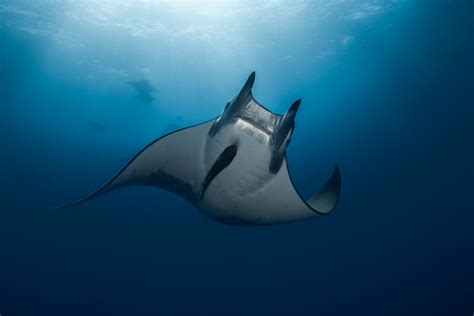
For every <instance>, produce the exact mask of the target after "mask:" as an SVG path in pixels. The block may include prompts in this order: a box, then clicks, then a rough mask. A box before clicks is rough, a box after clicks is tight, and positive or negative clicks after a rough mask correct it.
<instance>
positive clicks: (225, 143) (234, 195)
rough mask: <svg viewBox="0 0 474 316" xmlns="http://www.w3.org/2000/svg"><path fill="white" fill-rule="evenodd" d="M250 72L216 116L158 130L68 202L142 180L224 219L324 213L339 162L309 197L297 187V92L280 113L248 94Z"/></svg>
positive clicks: (253, 220)
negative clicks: (293, 145)
mask: <svg viewBox="0 0 474 316" xmlns="http://www.w3.org/2000/svg"><path fill="white" fill-rule="evenodd" d="M254 80H255V73H252V74H251V75H250V77H249V78H248V79H247V81H246V83H245V84H244V86H243V88H242V89H241V90H240V93H239V94H237V96H235V97H234V98H233V99H232V100H230V101H229V102H228V103H227V105H226V106H225V109H224V112H223V113H222V114H221V115H220V116H218V117H216V118H213V119H211V120H209V121H207V122H204V123H201V124H198V125H194V126H189V127H186V128H182V129H180V130H177V131H174V132H172V133H169V134H167V135H165V136H162V137H160V138H158V139H157V140H155V141H154V142H152V143H151V144H149V145H148V146H146V147H145V148H144V149H143V150H142V151H140V152H139V153H138V154H137V155H136V156H135V157H134V158H133V159H132V160H131V161H130V162H129V163H128V164H127V165H126V166H125V167H124V168H123V169H122V171H120V172H119V173H118V174H117V175H116V176H115V177H113V178H112V180H110V181H109V182H108V183H106V184H105V185H103V186H102V187H101V188H99V189H98V190H97V191H95V192H94V193H92V194H90V195H88V196H86V197H85V198H83V199H81V200H79V201H77V202H75V203H72V204H70V205H68V206H72V205H76V204H79V203H82V202H85V201H88V200H91V199H94V198H96V197H99V196H101V195H103V194H105V193H107V192H110V191H114V190H116V189H119V188H123V187H127V186H140V185H147V186H155V187H159V188H163V189H166V190H169V191H171V192H174V193H176V194H178V195H180V196H181V197H183V198H184V199H186V200H188V201H189V202H190V203H191V204H192V205H194V206H195V207H196V208H198V209H199V210H200V211H201V212H202V213H203V214H204V215H206V216H208V217H210V218H212V219H214V220H216V221H218V222H221V223H224V224H229V225H242V226H255V225H271V224H282V223H289V222H295V221H300V220H304V219H309V218H313V217H317V216H319V215H324V214H328V213H330V212H331V211H332V210H333V209H334V208H335V206H336V203H337V200H338V198H339V194H340V191H341V174H340V172H339V168H338V167H337V166H336V167H335V169H334V171H333V174H332V176H331V177H330V178H329V180H328V181H327V182H326V185H325V186H324V187H323V188H322V190H321V191H320V192H319V193H316V194H314V195H313V196H311V197H310V198H308V199H304V198H303V197H302V196H301V195H300V194H299V193H298V191H297V190H296V188H295V186H294V184H293V181H292V180H291V177H290V174H289V171H288V166H287V160H286V148H287V147H288V145H289V143H290V140H291V137H292V135H293V131H294V129H295V116H296V113H297V111H298V108H299V106H300V103H301V99H298V100H296V101H295V102H294V103H293V104H292V105H291V106H290V108H289V110H288V112H286V113H285V114H277V113H273V112H271V111H270V110H268V109H266V108H265V107H263V106H262V105H261V104H260V103H258V102H257V101H256V100H255V99H254V97H253V95H252V91H251V88H252V86H253V83H254ZM307 146H312V144H311V142H309V143H308V144H307Z"/></svg>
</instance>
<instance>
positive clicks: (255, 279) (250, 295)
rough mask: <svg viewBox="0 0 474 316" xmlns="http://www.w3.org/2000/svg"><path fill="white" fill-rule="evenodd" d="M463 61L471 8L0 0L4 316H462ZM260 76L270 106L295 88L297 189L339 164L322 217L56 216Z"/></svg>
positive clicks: (469, 42)
mask: <svg viewBox="0 0 474 316" xmlns="http://www.w3.org/2000/svg"><path fill="white" fill-rule="evenodd" d="M473 56H474V2H473V1H472V0H465V1H464V0H453V1H447V0H446V1H444V0H433V1H422V0H399V1H397V0H361V1H355V0H354V1H348V0H337V1H323V0H315V1H281V0H279V1H197V0H196V1H132V0H116V1H115V0H114V1H112V0H106V1H99V0H84V1H72V0H69V1H59V0H58V1H53V0H38V1H33V0H17V1H13V0H12V1H8V0H0V80H1V81H0V109H1V113H0V133H1V135H2V142H1V149H0V166H1V167H0V168H1V169H0V199H1V200H0V202H1V205H0V314H1V316H13V315H35V316H41V315H292V316H293V315H397V316H398V315H430V316H432V315H468V316H470V315H472V314H473V313H474V269H473V267H474V208H473V204H474V184H473V183H474V182H473V177H474V167H473V162H474V110H473V106H474V97H473V96H474V82H473V73H474V62H473ZM252 71H255V72H256V81H255V85H254V87H253V94H254V96H255V98H256V99H257V100H258V101H259V102H261V103H262V104H264V105H266V106H267V107H268V108H269V109H271V110H272V111H274V112H278V113H284V112H286V111H287V110H288V108H289V107H290V105H291V103H292V102H293V101H294V100H295V99H297V98H302V104H301V108H300V110H299V112H298V115H297V118H296V129H295V132H294V134H293V137H292V142H291V145H290V146H289V147H288V151H287V153H288V164H289V169H290V172H291V173H292V175H293V179H294V182H295V185H296V186H297V188H298V190H299V191H300V192H301V193H302V195H304V196H309V195H311V194H312V193H314V192H316V191H318V189H319V188H321V186H323V185H324V183H325V181H326V179H327V178H328V177H329V176H330V174H331V172H332V170H333V168H334V165H335V164H337V165H338V166H339V167H340V170H341V174H342V192H341V197H340V200H339V202H338V205H337V207H336V209H335V211H334V212H333V213H331V214H330V215H327V216H321V217H318V218H315V219H313V220H309V221H304V222H299V223H294V224H285V225H277V226H264V227H234V226H227V225H223V224H219V223H216V222H214V221H212V220H210V219H208V218H207V217H205V216H203V215H202V214H200V213H199V211H198V210H196V209H195V208H193V207H192V205H191V204H189V203H188V202H186V201H185V200H183V199H181V198H180V197H178V196H177V195H174V194H172V193H170V192H167V191H164V190H161V189H157V188H151V187H130V188H124V189H121V190H117V191H115V192H112V193H110V194H108V195H105V196H103V197H101V198H99V199H96V200H93V201H90V202H88V203H85V204H82V205H80V206H77V207H73V208H66V209H61V208H58V207H59V206H61V205H64V204H67V203H69V202H72V201H74V200H76V199H78V198H80V197H82V196H84V195H85V194H87V193H89V192H91V191H93V190H94V189H96V188H97V187H98V186H99V185H101V184H103V183H104V182H105V181H107V180H109V179H110V178H111V177H112V176H113V175H115V174H116V173H117V172H118V171H119V170H120V169H121V168H122V167H123V166H124V165H125V164H126V163H127V162H128V161H129V160H130V159H131V158H132V157H133V156H134V155H135V154H136V153H137V152H138V151H140V150H141V149H142V148H143V147H144V146H146V145H147V144H149V143H150V142H151V141H153V140H154V139H156V138H158V137H159V136H162V135H164V134H166V133H168V132H170V131H172V130H175V129H178V128H182V127H185V126H189V125H193V124H197V123H201V122H203V121H206V120H209V119H211V118H213V117H216V116H217V115H220V114H221V113H222V111H223V110H224V106H225V104H226V102H227V101H228V100H230V99H231V98H232V97H233V96H234V95H235V94H237V93H238V91H239V90H240V88H241V86H242V84H243V83H244V81H245V79H246V78H247V77H248V75H249V74H250V73H251V72H252ZM147 85H149V86H147ZM144 87H148V89H147V88H144Z"/></svg>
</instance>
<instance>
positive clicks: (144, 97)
mask: <svg viewBox="0 0 474 316" xmlns="http://www.w3.org/2000/svg"><path fill="white" fill-rule="evenodd" d="M127 83H128V84H129V85H131V86H132V87H133V88H134V89H135V90H136V91H137V92H138V96H137V98H138V100H140V101H141V102H143V103H151V102H153V100H154V99H155V98H154V97H153V96H152V93H155V92H158V90H157V89H156V88H155V87H153V86H152V85H151V84H150V82H148V80H146V79H142V80H137V81H129V82H127Z"/></svg>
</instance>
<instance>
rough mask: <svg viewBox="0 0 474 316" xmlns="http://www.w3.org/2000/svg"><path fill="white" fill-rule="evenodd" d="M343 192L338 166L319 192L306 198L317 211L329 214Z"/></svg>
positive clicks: (309, 204) (307, 202)
mask: <svg viewBox="0 0 474 316" xmlns="http://www.w3.org/2000/svg"><path fill="white" fill-rule="evenodd" d="M340 194H341V172H340V171H339V167H338V166H336V167H335V168H334V171H333V172H332V175H331V177H330V178H329V180H328V181H327V182H326V184H325V185H324V187H323V188H322V189H321V191H319V192H318V193H316V194H314V195H313V196H311V197H310V198H309V199H307V200H306V204H308V206H310V207H311V208H312V209H313V210H314V211H315V212H318V213H321V214H328V213H330V212H332V211H333V210H334V208H335V207H336V204H337V201H338V200H339V195H340Z"/></svg>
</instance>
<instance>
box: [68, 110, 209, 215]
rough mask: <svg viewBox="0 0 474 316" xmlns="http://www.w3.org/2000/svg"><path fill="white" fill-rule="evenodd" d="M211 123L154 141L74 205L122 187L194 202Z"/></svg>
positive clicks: (176, 132)
mask: <svg viewBox="0 0 474 316" xmlns="http://www.w3.org/2000/svg"><path fill="white" fill-rule="evenodd" d="M214 121H215V119H212V120H210V121H207V122H205V123H202V124H199V125H195V126H191V127H187V128H183V129H180V130H177V131H174V132H171V133H169V134H167V135H165V136H163V137H160V138H158V139H157V140H155V141H154V142H152V143H151V144H149V145H148V146H147V147H145V148H144V149H143V150H142V151H140V152H139V153H138V154H137V155H136V156H135V157H134V158H133V159H132V160H131V161H130V162H129V163H128V164H127V165H126V166H125V167H124V168H123V169H122V170H121V171H120V172H119V173H118V174H117V175H116V176H115V177H113V178H112V179H111V180H110V181H109V182H107V183H106V184H105V185H103V186H102V187H100V188H99V189H98V190H96V191H95V192H93V193H91V194H89V195H88V196H86V197H84V198H82V199H80V200H78V201H76V202H74V203H71V204H68V205H66V206H64V207H69V206H73V205H77V204H80V203H83V202H86V201H89V200H92V199H94V198H97V197H99V196H101V195H103V194H105V193H108V192H110V191H114V190H116V189H120V188H123V187H126V186H140V185H144V186H154V187H159V188H162V189H165V190H168V191H171V192H173V193H176V194H178V195H179V196H181V197H183V198H185V199H187V200H191V201H192V200H194V199H196V198H197V194H198V191H199V186H200V182H199V179H200V176H201V175H200V174H199V173H200V172H201V165H202V160H201V155H202V147H203V143H204V141H205V139H206V135H207V133H208V131H209V129H210V127H211V126H212V124H213V122H214Z"/></svg>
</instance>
